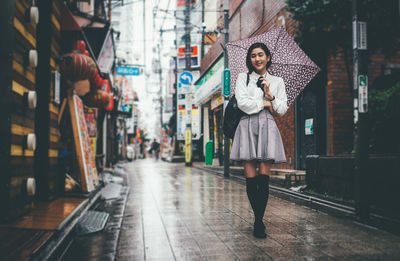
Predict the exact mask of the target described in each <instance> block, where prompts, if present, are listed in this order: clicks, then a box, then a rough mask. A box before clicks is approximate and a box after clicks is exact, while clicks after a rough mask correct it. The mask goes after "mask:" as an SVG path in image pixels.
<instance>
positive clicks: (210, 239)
mask: <svg viewBox="0 0 400 261" xmlns="http://www.w3.org/2000/svg"><path fill="white" fill-rule="evenodd" d="M125 167H126V171H127V175H128V180H129V185H130V189H131V190H130V195H129V197H128V200H127V205H126V209H125V213H124V217H123V224H122V230H121V233H120V238H119V242H118V251H117V257H116V258H117V260H163V261H164V260H165V261H167V260H190V261H192V260H400V237H397V236H394V235H391V234H389V233H387V232H384V231H381V230H375V229H371V228H367V227H364V226H361V225H358V224H356V223H354V222H353V221H350V220H344V219H339V218H335V217H331V216H328V215H326V214H323V213H320V212H317V211H314V210H312V209H309V208H307V207H304V206H299V205H296V204H294V203H291V202H289V201H286V200H282V199H279V198H276V197H273V196H270V200H269V203H268V206H267V210H266V215H265V217H264V223H265V224H266V226H267V234H268V237H267V238H266V239H255V238H254V237H253V235H252V223H253V214H252V212H251V208H250V204H249V203H248V200H247V195H246V191H245V185H244V184H241V183H240V182H236V181H233V180H229V179H224V178H223V177H220V176H217V175H214V174H211V173H208V172H206V171H202V170H199V169H195V168H186V167H185V166H184V164H182V163H166V162H162V161H155V160H153V159H146V160H137V161H135V162H133V163H129V164H127V165H125Z"/></svg>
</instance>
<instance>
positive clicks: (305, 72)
mask: <svg viewBox="0 0 400 261" xmlns="http://www.w3.org/2000/svg"><path fill="white" fill-rule="evenodd" d="M258 42H261V43H264V44H265V45H266V46H267V47H268V49H269V51H270V52H271V56H272V59H271V62H272V64H271V66H270V67H269V68H268V72H269V73H270V74H272V75H275V76H279V77H281V78H283V81H284V82H285V86H286V95H287V98H288V106H289V105H290V104H291V103H292V102H293V101H294V100H295V99H296V97H297V96H298V95H299V94H300V92H301V91H302V90H303V89H304V88H305V87H306V86H307V84H308V83H309V82H310V81H311V79H312V78H314V76H315V75H316V74H317V73H318V72H319V71H320V68H319V67H318V66H317V65H316V64H315V63H314V62H313V61H312V60H311V59H310V58H309V57H308V56H307V55H306V54H305V53H304V52H303V50H302V49H301V48H300V47H299V46H298V45H297V44H296V42H295V41H294V40H293V38H292V37H291V36H290V35H289V34H288V33H287V32H286V31H285V29H283V28H282V27H280V28H277V29H273V30H271V31H269V32H266V33H264V34H261V35H257V36H255V37H251V38H247V39H244V40H240V41H236V42H230V43H228V44H227V45H226V49H227V50H228V58H229V69H230V70H231V93H232V94H233V93H234V92H235V88H236V79H237V76H238V74H239V73H241V72H247V67H246V55H247V50H248V49H249V47H250V46H251V45H252V44H253V43H258Z"/></svg>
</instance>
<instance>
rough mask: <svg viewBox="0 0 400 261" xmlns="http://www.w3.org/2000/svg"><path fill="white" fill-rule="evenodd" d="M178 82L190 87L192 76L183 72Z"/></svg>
mask: <svg viewBox="0 0 400 261" xmlns="http://www.w3.org/2000/svg"><path fill="white" fill-rule="evenodd" d="M179 81H180V82H181V83H182V84H185V85H190V84H192V81H193V75H192V74H191V73H190V72H183V73H181V75H180V76H179Z"/></svg>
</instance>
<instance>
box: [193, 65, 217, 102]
mask: <svg viewBox="0 0 400 261" xmlns="http://www.w3.org/2000/svg"><path fill="white" fill-rule="evenodd" d="M223 65H224V60H223V59H219V61H218V62H217V63H216V64H215V65H214V66H213V67H211V69H210V70H209V71H208V72H207V73H206V74H205V75H204V76H203V77H202V79H201V80H200V81H199V82H198V83H197V85H196V86H195V92H194V103H195V104H204V103H205V102H207V101H208V100H209V99H211V97H212V96H213V95H214V94H215V93H216V92H218V91H221V88H222V75H223V70H224V68H223Z"/></svg>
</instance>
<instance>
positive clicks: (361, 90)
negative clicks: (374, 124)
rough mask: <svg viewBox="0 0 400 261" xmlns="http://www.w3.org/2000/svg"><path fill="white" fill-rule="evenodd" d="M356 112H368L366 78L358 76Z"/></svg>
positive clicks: (365, 76)
mask: <svg viewBox="0 0 400 261" xmlns="http://www.w3.org/2000/svg"><path fill="white" fill-rule="evenodd" d="M358 112H360V113H366V112H368V76H367V75H359V76H358Z"/></svg>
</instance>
